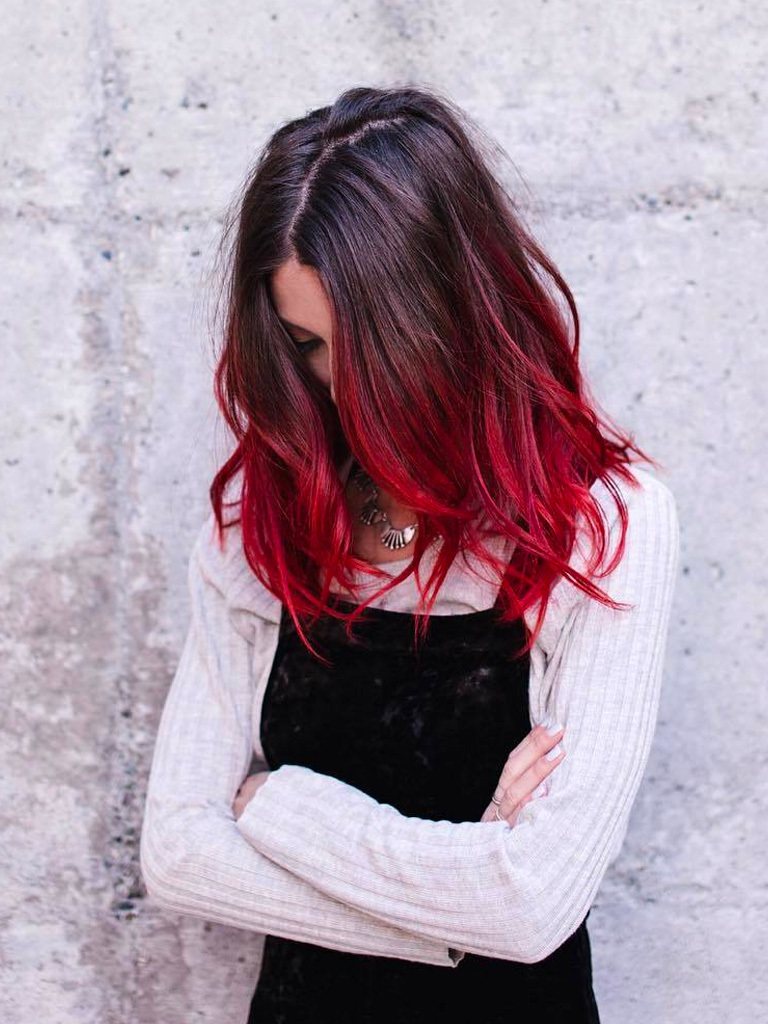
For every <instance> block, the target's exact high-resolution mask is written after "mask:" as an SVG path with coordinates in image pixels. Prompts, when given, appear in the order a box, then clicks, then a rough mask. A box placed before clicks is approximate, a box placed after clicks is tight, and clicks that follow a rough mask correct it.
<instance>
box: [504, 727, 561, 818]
mask: <svg viewBox="0 0 768 1024" xmlns="http://www.w3.org/2000/svg"><path fill="white" fill-rule="evenodd" d="M564 733H565V729H563V728H562V727H560V728H558V729H557V730H556V731H554V732H548V731H547V729H545V728H544V726H541V725H539V726H536V727H535V728H534V729H532V730H531V731H530V732H529V733H528V735H527V736H526V737H525V739H524V740H522V741H521V742H520V743H519V744H518V745H517V746H516V747H515V748H514V750H512V751H511V752H510V754H509V757H508V758H507V761H506V763H505V766H504V770H503V772H502V775H501V778H500V780H499V785H498V786H497V788H496V792H495V793H494V799H495V800H499V801H500V802H499V804H498V814H499V817H500V818H504V819H506V821H507V822H508V823H509V824H510V825H514V823H515V821H516V820H517V817H518V815H519V813H520V811H521V810H522V808H523V807H524V806H525V804H526V803H528V801H529V800H531V799H532V798H533V793H534V791H535V790H536V789H537V788H538V787H539V786H540V785H541V783H542V782H543V781H544V780H545V779H547V778H548V777H549V776H550V775H551V774H552V772H553V771H554V770H555V768H556V767H557V766H558V765H559V764H560V762H561V761H562V760H563V758H564V757H565V750H563V749H562V745H561V742H560V741H561V739H562V737H563V735H564ZM491 807H492V809H493V814H492V818H491V819H489V820H497V821H498V820H499V818H497V817H496V813H495V812H496V807H497V805H495V804H492V805H491Z"/></svg>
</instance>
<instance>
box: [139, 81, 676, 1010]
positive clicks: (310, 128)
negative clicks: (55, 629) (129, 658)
mask: <svg viewBox="0 0 768 1024" xmlns="http://www.w3.org/2000/svg"><path fill="white" fill-rule="evenodd" d="M478 138H479V135H478V134H477V133H476V134H475V138H474V139H473V138H472V133H471V131H470V128H469V125H468V122H467V120H466V118H464V117H463V116H462V115H461V114H460V112H459V111H458V110H456V109H455V107H454V106H453V105H452V104H450V103H449V102H448V101H446V100H444V99H443V98H440V97H438V96H436V95H434V94H432V93H429V92H427V91H425V90H418V89H413V88H403V89H384V90H378V89H367V88H359V89H352V90H349V91H348V92H346V93H344V94H343V95H342V96H341V97H340V98H339V99H338V100H337V101H336V102H335V103H334V104H333V105H332V106H330V107H326V108H323V109H320V110H316V111H313V112H311V113H310V114H308V115H307V116H306V117H303V118H301V119H299V120H297V121H294V122H291V123H290V124H287V125H285V126H283V127H282V128H280V129H279V130H278V131H277V132H276V133H275V134H274V135H273V137H272V138H271V139H270V140H269V143H268V145H267V146H266V148H265V150H264V152H263V154H262V156H261V158H260V159H259V161H258V163H257V166H256V167H255V170H254V172H253V175H252V176H251V178H250V180H249V181H248V182H247V185H246V188H245V190H244V193H243V195H242V198H241V200H240V202H239V205H238V209H237V217H236V221H235V222H234V225H233V226H234V227H235V231H234V241H233V245H232V250H231V263H230V267H231V273H230V274H229V277H228V284H229V288H228V291H227V305H226V310H227V320H226V326H225V332H224V338H225V343H224V348H223V351H222V354H221V359H220V363H219V365H218V369H217V373H216V394H217V397H218V400H219V403H220V406H221V408H222V410H223V414H224V416H225V418H226V420H227V423H228V424H229V426H230V428H231V429H232V431H233V433H234V436H235V440H236V448H235V451H234V454H233V455H232V456H231V458H230V459H229V460H228V461H227V462H226V464H225V465H224V466H223V467H222V468H221V470H220V471H219V472H218V473H217V475H216V477H215V480H214V482H213V484H212V487H211V499H212V506H213V510H212V512H211V514H210V515H209V517H208V519H207V521H206V523H205V524H204V525H203V527H202V529H201V531H200V533H199V535H198V538H197V542H196V544H195V546H194V550H193V552H192V557H191V560H190V568H189V584H190V594H191V600H192V622H191V625H190V628H189V633H188V636H187V640H186V644H185V647H184V651H183V654H182V656H181V661H180V664H179V666H178V669H177V672H176V675H175V677H174V680H173V683H172V685H171V689H170V692H169V694H168V697H167V700H166V704H165V707H164V710H163V714H162V718H161V722H160V727H159V731H158V737H157V744H156V748H155V753H154V758H153V764H152V769H151V775H150V780H149V789H148V796H147V803H146V811H145V820H144V828H143V831H142V837H141V866H142V871H143V875H144V879H145V882H146V886H147V890H148V892H149V895H150V896H151V897H152V898H153V899H154V900H155V901H156V902H157V903H158V904H160V905H161V906H164V907H166V908H168V909H172V910H177V911H180V912H182V913H187V914H192V915H196V916H200V917H204V918H206V919H209V920H213V921H219V922H222V923H226V924H232V925H236V926H239V927H242V928H246V929H249V930H253V931H257V932H263V933H265V934H266V936H267V938H266V940H265V947H264V956H263V959H262V963H261V969H260V973H259V977H258V982H257V985H256V989H255V992H254V995H253V1000H252V1003H251V1009H250V1018H249V1020H250V1021H251V1022H255V1021H258V1022H259V1024H268V1022H270V1021H275V1022H276V1021H281V1022H284V1024H293V1022H298V1021H302V1022H304V1021H313V1022H325V1021H334V1022H336V1021H338V1020H341V1019H344V1018H346V1019H349V1020H353V1021H366V1022H368V1021H371V1022H374V1021H382V1022H384V1021H386V1022H387V1024H397V1022H406V1021H408V1022H411V1021H413V1022H419V1024H425V1022H431V1021H440V1022H441V1024H445V1022H451V1021H472V1022H490V1021H512V1020H514V1021H516V1022H517V1024H525V1022H528V1021H530V1022H534V1021H535V1022H536V1024H544V1022H555V1021H557V1022H563V1021H568V1022H569V1024H574V1022H581V1021H597V1020H598V1019H599V1018H598V1011H597V1006H596V1003H595V997H594V993H593V988H592V965H591V950H590V942H589V935H588V932H587V923H586V919H587V916H588V914H589V910H590V907H591V905H592V902H593V900H594V898H595V895H596V893H597V890H598V887H599V885H600V883H601V881H602V878H603V877H604V874H605V871H606V869H607V867H608V866H609V864H610V863H611V862H612V860H613V859H614V858H615V856H616V855H617V854H618V852H619V849H620V847H621V844H622V841H623V838H624V834H625V831H626V828H627V824H628V819H629V814H630V810H631V807H632V804H633V801H634V798H635V795H636V792H637V789H638V786H639V784H640V780H641V777H642V773H643V770H644V768H645V764H646V762H647V758H648V755H649V751H650V745H651V741H652V736H653V731H654V725H655V720H656V713H657V708H658V701H659V690H660V682H661V673H662V664H663V656H664V650H665V641H666V634H667V628H668V621H669V615H670V607H671V600H672V592H673V586H674V578H675V574H676V570H677V560H678V549H679V527H678V521H677V515H676V509H675V502H674V499H673V497H672V494H671V492H670V490H669V489H668V487H667V486H666V485H665V484H664V483H662V482H661V480H660V479H658V478H657V477H656V476H655V475H654V474H653V473H652V472H651V471H650V470H648V469H643V468H640V467H638V466H637V465H634V466H631V463H632V462H637V461H638V460H639V459H643V460H644V461H646V462H648V463H651V462H652V460H651V459H650V458H648V457H647V456H646V455H645V454H644V453H643V452H642V451H641V449H639V448H638V447H637V446H636V445H635V444H634V443H632V440H631V438H630V437H628V436H625V435H624V434H622V433H621V432H620V431H619V430H618V429H616V428H609V427H607V426H606V423H605V421H604V420H603V419H602V418H601V417H600V416H599V415H598V414H597V412H596V411H595V408H594V403H592V402H591V401H590V400H589V398H588V396H587V390H586V385H585V383H584V381H583V379H582V376H581V374H580V371H579V367H578V349H579V345H578V339H579V323H578V315H577V312H576V307H575V303H574V300H573V296H572V295H571V292H570V290H569V289H568V286H567V285H566V283H565V282H564V281H563V279H562V277H561V276H560V274H559V273H558V271H557V269H556V268H555V267H554V266H553V264H552V263H551V261H550V260H549V259H548V258H547V257H546V256H545V254H544V253H543V252H542V251H541V249H540V248H539V247H538V246H537V244H536V242H535V241H534V240H533V238H532V237H531V235H530V233H529V232H528V231H527V230H526V229H525V227H524V225H523V223H522V221H521V218H520V216H519V214H518V213H517V212H516V210H515V208H514V205H513V203H512V201H511V200H510V198H509V196H508V195H507V194H506V193H505V191H504V190H503V188H502V187H501V185H500V184H499V183H498V182H497V181H496V179H495V178H494V176H493V175H492V173H491V172H490V170H489V169H488V167H487V166H486V163H485V161H484V159H483V157H482V155H481V149H482V146H481V145H480V143H479V142H478ZM228 234H229V232H228ZM552 285H554V286H555V288H552ZM557 294H559V295H560V296H561V297H563V298H564V299H565V302H566V306H567V308H568V310H569V311H570V315H571V318H572V324H573V338H572V339H571V337H570V333H569V329H568V321H567V318H566V316H565V313H564V311H563V309H562V308H561V306H560V305H559V304H558V302H557V301H556V297H555V296H556V295H557ZM632 453H634V455H633V454H632ZM229 487H231V488H232V494H231V496H229V495H228V494H227V488H229ZM229 508H235V510H236V511H235V514H234V515H232V516H226V515H225V509H229ZM251 768H255V769H256V770H255V771H253V772H250V773H249V770H250V769H251ZM446 967H448V968H451V969H450V970H444V969H443V968H446Z"/></svg>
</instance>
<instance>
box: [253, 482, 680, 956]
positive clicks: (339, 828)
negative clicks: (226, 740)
mask: <svg viewBox="0 0 768 1024" xmlns="http://www.w3.org/2000/svg"><path fill="white" fill-rule="evenodd" d="M642 479H643V480H645V486H643V487H641V488H637V489H635V488H628V489H627V490H626V492H625V495H624V497H625V501H626V503H627V507H628V515H629V522H628V529H627V537H626V545H625V549H624V553H623V556H622V559H621V561H620V562H619V564H618V566H617V567H616V568H614V570H613V571H612V572H611V573H610V575H608V576H604V577H601V578H599V579H598V580H597V582H598V585H599V586H600V587H601V588H602V589H603V590H605V591H606V592H607V593H608V594H610V596H611V597H613V598H615V599H617V600H619V601H627V602H631V603H632V607H631V608H630V609H612V608H609V607H607V606H605V605H604V604H602V603H599V602H597V601H595V600H593V599H592V598H589V597H588V595H584V594H583V591H579V594H580V595H581V596H582V598H583V599H580V600H575V601H574V602H573V605H572V607H571V609H570V611H569V613H568V615H567V620H566V623H565V624H564V626H563V628H562V635H561V639H560V640H559V642H558V644H557V649H556V650H555V651H554V652H553V656H552V659H551V662H550V665H549V666H548V668H547V672H548V673H551V678H550V679H549V680H548V685H549V686H550V690H549V698H548V704H549V706H548V711H549V713H550V714H551V715H552V716H554V718H555V719H556V720H557V721H559V722H561V723H562V724H563V726H564V727H565V734H564V737H563V741H562V742H563V746H564V748H565V751H566V756H565V758H564V759H563V761H562V762H561V763H560V764H559V765H558V766H557V768H556V769H555V770H554V771H553V772H552V774H551V776H550V791H549V795H548V796H547V798H546V799H545V800H532V801H530V802H529V803H528V804H527V805H526V807H525V808H523V810H522V812H521V814H520V816H519V817H518V819H517V822H516V824H515V826H514V827H513V828H511V827H509V825H508V824H507V823H506V822H473V821H467V822H451V821H446V820H440V821H432V820H427V819H421V818H417V817H410V816H405V815H403V814H401V813H400V812H399V811H398V810H397V809H396V808H394V807H393V806H391V805H390V804H382V803H379V802H378V801H376V800H375V799H373V798H372V797H371V796H370V795H369V794H367V793H365V792H362V791H361V790H359V789H357V788H355V787H353V786H351V785H349V784H348V783H345V782H343V781H341V780H339V779H336V778H334V777H332V776H329V775H325V774H322V773H319V772H315V771H313V770H312V769H309V768H307V767H305V766H301V765H295V764H285V765H282V766H281V767H280V768H278V769H277V770H276V771H273V772H271V773H270V775H269V776H268V777H267V780H266V782H265V783H264V785H262V786H261V787H260V788H259V790H258V791H257V792H256V794H255V795H254V797H253V798H252V799H251V800H250V801H249V803H248V805H247V806H246V808H245V810H244V812H243V814H242V815H241V816H240V818H239V820H238V822H237V827H238V828H239V830H240V831H241V833H242V834H243V835H244V836H246V837H247V838H248V840H249V841H250V842H251V843H252V844H253V846H254V847H255V848H256V849H258V850H260V851H261V852H263V853H264V854H266V855H267V856H269V857H271V858H272V859H273V860H274V861H275V863H277V864H280V865H282V866H283V867H285V868H288V869H289V870H291V871H293V872H295V874H296V875H298V876H299V877H301V878H303V879H304V880H305V881H307V882H310V883H312V884H314V885H316V886H317V887H318V888H319V889H322V890H323V891H324V892H326V893H327V894H328V895H329V896H333V897H334V898H335V899H338V900H341V901H343V902H344V903H346V904H347V905H348V906H350V907H355V908H357V909H359V910H362V911H365V912H366V913H369V914H372V915H375V916H376V917H378V918H379V919H380V920H381V921H384V922H386V923H388V924H391V925H393V926H395V927H399V928H404V929H407V930H408V931H412V932H415V933H417V934H420V935H423V936H424V937H425V938H429V939H431V940H433V941H435V942H441V943H445V944H446V945H449V946H450V947H453V948H454V949H457V950H463V951H466V952H470V953H477V954H480V955H485V956H491V957H496V958H500V959H508V960H516V961H521V962H524V963H535V962H537V961H539V960H542V959H544V958H545V957H547V956H548V955H549V954H551V953H552V952H554V950H556V949H557V948H558V947H559V946H560V945H561V944H562V943H563V942H564V941H565V940H566V938H568V936H569V935H571V934H572V933H573V932H574V931H575V930H576V928H577V927H578V926H579V924H580V923H581V922H582V920H583V919H584V918H585V917H586V914H587V912H588V911H589V909H590V906H591V905H592V902H593V900H594V897H595V895H596V893H597V890H598V887H599V886H600V883H601V881H602V879H603V876H604V874H605V872H606V869H607V867H608V865H609V864H610V863H611V861H612V860H613V859H614V858H615V857H616V855H617V854H618V852H619V849H620V847H621V845H622V842H623V838H624V835H625V832H626V828H627V822H628V818H629V814H630V810H631V807H632V804H633V801H634V799H635V795H636V793H637V790H638V787H639V785H640V781H641V777H642V775H643V772H644V769H645V765H646V762H647V760H648V756H649V752H650V748H651V742H652V738H653V734H654V730H655V724H656V718H657V710H658V704H659V697H660V686H661V678H662V666H663V662H664V654H665V645H666V636H667V631H668V623H669V618H670V609H671V604H672V596H673V590H674V581H675V577H676V572H677V563H678V557H679V524H678V519H677V512H676V506H675V502H674V498H673V496H672V494H671V492H670V490H669V488H668V487H667V486H666V484H664V483H663V482H662V481H660V480H658V479H657V478H656V477H654V476H652V475H651V474H650V473H643V474H642ZM608 522H609V541H612V539H613V538H614V537H615V536H617V535H618V526H619V520H618V513H617V514H616V517H615V519H614V520H613V521H611V520H610V519H609V520H608ZM612 547H613V545H612V543H611V548H612ZM574 589H576V588H574ZM469 754H470V752H468V756H469ZM500 768H501V766H500Z"/></svg>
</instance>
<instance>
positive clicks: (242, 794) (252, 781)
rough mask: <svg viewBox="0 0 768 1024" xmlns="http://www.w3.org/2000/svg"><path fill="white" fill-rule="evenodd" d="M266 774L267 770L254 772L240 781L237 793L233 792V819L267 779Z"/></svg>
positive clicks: (237, 816)
mask: <svg viewBox="0 0 768 1024" xmlns="http://www.w3.org/2000/svg"><path fill="white" fill-rule="evenodd" d="M268 775H269V772H256V773H255V774H253V775H249V776H247V778H246V779H245V781H244V782H243V783H242V785H241V786H240V788H239V789H238V791H237V793H236V794H235V799H234V802H233V804H232V810H233V811H234V814H235V819H237V818H239V817H240V815H241V814H242V813H243V811H244V810H245V806H246V804H247V803H248V801H249V800H250V799H251V797H252V796H253V794H254V793H255V792H256V790H257V789H258V788H259V786H262V785H263V784H264V783H265V782H266V781H267V776H268Z"/></svg>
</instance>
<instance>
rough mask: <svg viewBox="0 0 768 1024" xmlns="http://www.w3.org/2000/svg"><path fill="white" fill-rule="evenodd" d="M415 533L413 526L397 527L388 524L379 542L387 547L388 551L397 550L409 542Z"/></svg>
mask: <svg viewBox="0 0 768 1024" xmlns="http://www.w3.org/2000/svg"><path fill="white" fill-rule="evenodd" d="M415 535H416V527H415V526H402V527H400V528H399V529H398V528H397V527H395V526H390V527H389V529H387V530H385V531H384V533H383V534H382V535H381V543H382V544H384V545H385V546H386V547H388V548H389V550H390V551H398V550H399V549H400V548H404V547H405V546H406V544H410V542H411V541H412V540H413V538H414V536H415Z"/></svg>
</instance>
